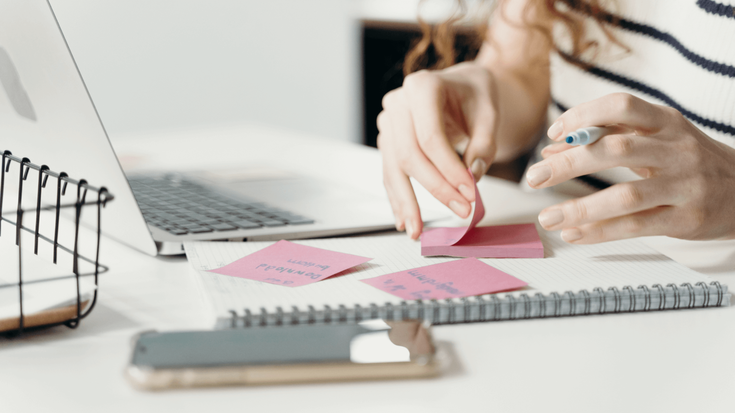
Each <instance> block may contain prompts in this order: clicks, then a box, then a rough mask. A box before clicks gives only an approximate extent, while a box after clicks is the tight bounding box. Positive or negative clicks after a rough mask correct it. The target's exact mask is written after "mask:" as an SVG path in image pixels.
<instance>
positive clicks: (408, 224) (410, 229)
mask: <svg viewBox="0 0 735 413" xmlns="http://www.w3.org/2000/svg"><path fill="white" fill-rule="evenodd" d="M406 234H407V235H408V237H409V238H413V225H411V221H406Z"/></svg>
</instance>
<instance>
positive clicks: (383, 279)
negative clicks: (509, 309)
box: [362, 258, 528, 300]
mask: <svg viewBox="0 0 735 413" xmlns="http://www.w3.org/2000/svg"><path fill="white" fill-rule="evenodd" d="M362 282H364V283H366V284H370V285H372V286H373V287H375V288H377V289H379V290H383V291H385V292H387V293H391V294H393V295H395V296H398V297H400V298H402V299H404V300H430V299H444V298H458V297H469V296H472V295H481V294H489V293H496V292H500V291H509V290H515V289H517V288H521V287H524V286H526V285H528V284H527V283H526V282H525V281H522V280H519V279H518V278H516V277H514V276H512V275H510V274H506V273H504V272H502V271H500V270H498V269H496V268H493V267H491V266H489V265H487V264H485V263H484V262H482V261H480V260H478V259H475V258H466V259H463V260H455V261H449V262H444V263H441V264H434V265H428V266H426V267H421V268H414V269H412V270H408V271H401V272H396V273H393V274H386V275H381V276H380V277H375V278H368V279H365V280H362Z"/></svg>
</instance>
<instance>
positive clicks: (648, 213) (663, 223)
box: [561, 206, 679, 244]
mask: <svg viewBox="0 0 735 413" xmlns="http://www.w3.org/2000/svg"><path fill="white" fill-rule="evenodd" d="M677 215H678V214H677V213H676V211H675V208H674V207H671V206H661V207H656V208H652V209H648V210H645V211H641V212H637V213H635V214H631V215H625V216H622V217H617V218H612V219H608V220H605V221H598V222H594V223H590V224H585V225H582V226H579V227H575V228H569V229H565V230H564V231H562V233H561V238H562V239H563V240H564V241H566V242H569V243H571V244H595V243H598V242H606V241H615V240H620V239H628V238H635V237H647V236H654V235H665V234H666V233H668V232H669V231H670V229H671V228H672V227H673V226H676V225H677V221H678V220H679V217H678V216H677Z"/></svg>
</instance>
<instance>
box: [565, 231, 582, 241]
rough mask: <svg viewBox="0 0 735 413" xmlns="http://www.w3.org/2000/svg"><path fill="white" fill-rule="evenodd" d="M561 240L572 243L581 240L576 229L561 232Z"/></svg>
mask: <svg viewBox="0 0 735 413" xmlns="http://www.w3.org/2000/svg"><path fill="white" fill-rule="evenodd" d="M561 239H563V240H564V241H566V242H574V241H578V240H580V239H582V233H581V232H580V231H579V230H578V229H577V228H571V229H565V230H564V231H562V232H561Z"/></svg>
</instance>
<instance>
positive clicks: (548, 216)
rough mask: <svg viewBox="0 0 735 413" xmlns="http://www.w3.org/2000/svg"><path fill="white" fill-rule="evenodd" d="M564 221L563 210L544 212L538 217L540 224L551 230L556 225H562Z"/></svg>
mask: <svg viewBox="0 0 735 413" xmlns="http://www.w3.org/2000/svg"><path fill="white" fill-rule="evenodd" d="M562 221H564V213H563V212H561V209H551V210H548V211H543V212H541V214H539V216H538V222H539V224H541V226H542V227H544V228H546V229H549V228H550V227H553V226H554V225H557V224H561V222H562Z"/></svg>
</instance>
